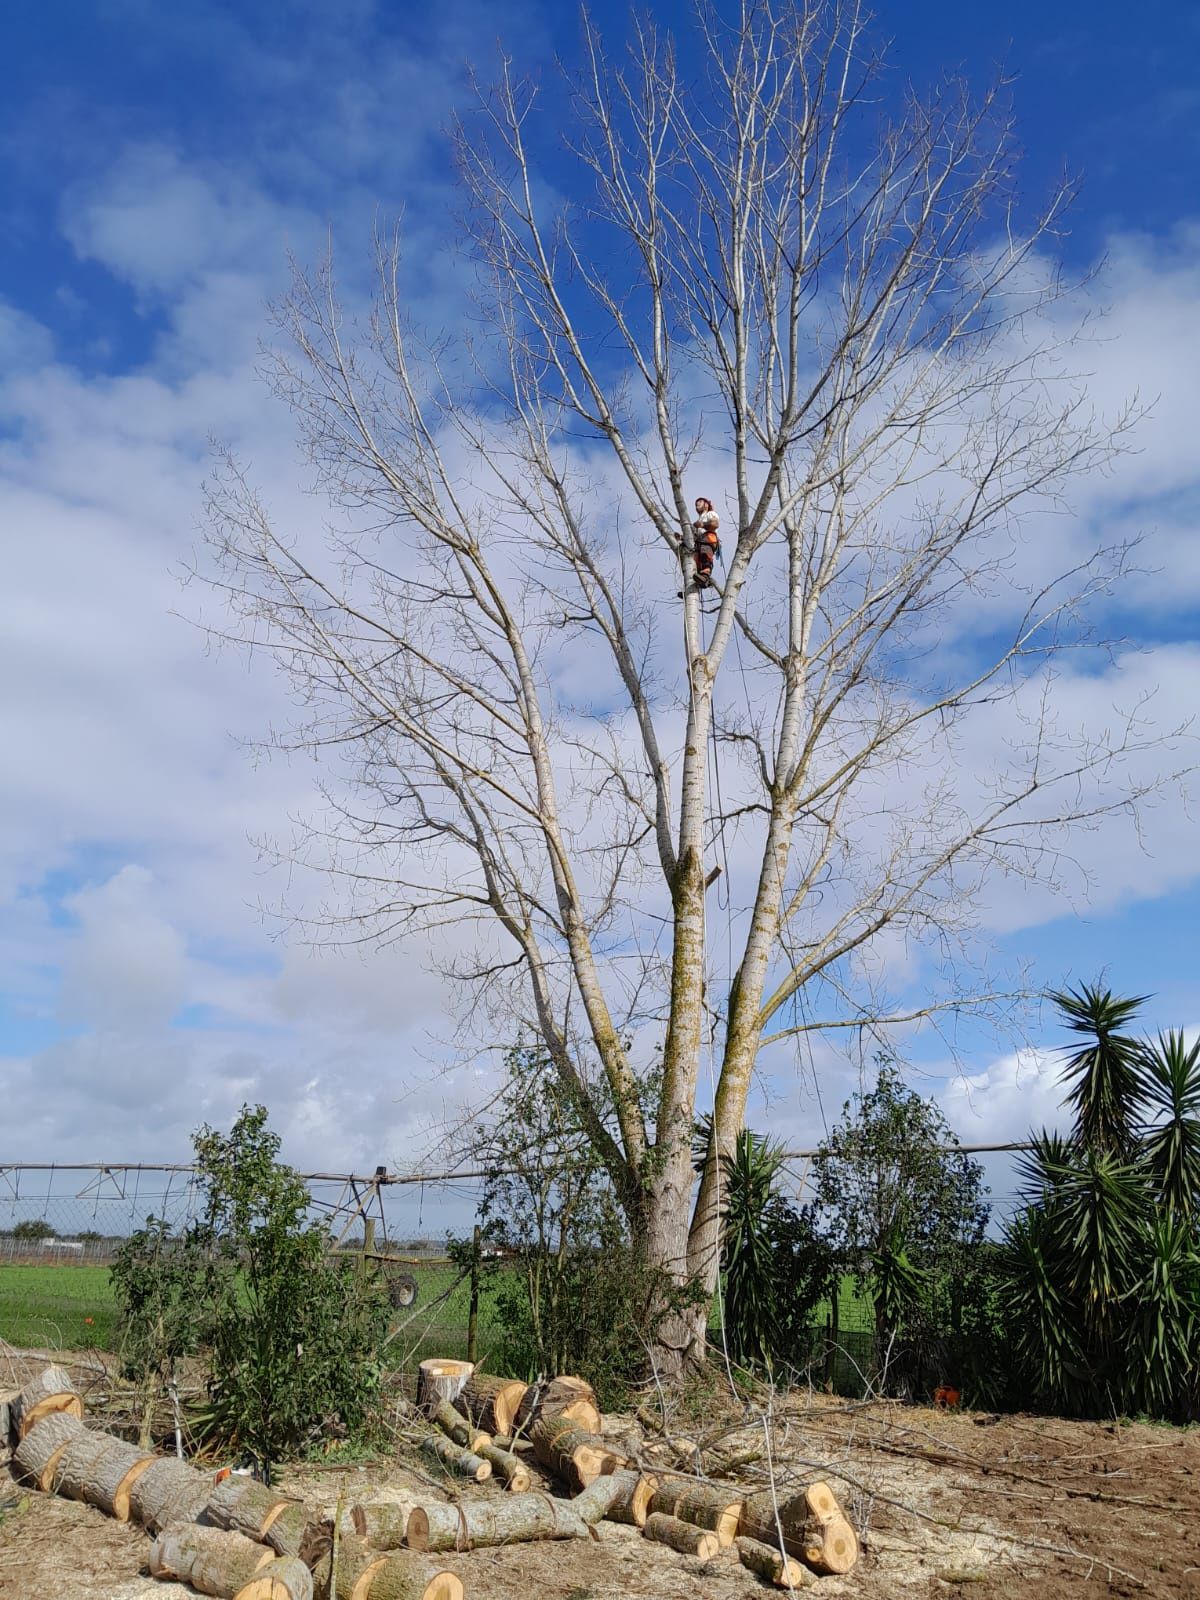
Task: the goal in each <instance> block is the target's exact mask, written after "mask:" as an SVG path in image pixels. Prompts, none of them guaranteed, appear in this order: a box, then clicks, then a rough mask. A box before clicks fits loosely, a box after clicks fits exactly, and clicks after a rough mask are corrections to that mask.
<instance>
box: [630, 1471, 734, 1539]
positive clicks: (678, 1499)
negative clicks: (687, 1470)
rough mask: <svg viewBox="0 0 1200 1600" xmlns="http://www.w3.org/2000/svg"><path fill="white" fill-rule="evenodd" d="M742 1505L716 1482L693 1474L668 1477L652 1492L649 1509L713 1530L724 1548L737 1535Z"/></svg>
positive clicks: (652, 1512) (652, 1511)
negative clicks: (698, 1477) (699, 1479)
mask: <svg viewBox="0 0 1200 1600" xmlns="http://www.w3.org/2000/svg"><path fill="white" fill-rule="evenodd" d="M743 1506H744V1502H743V1501H741V1500H735V1499H734V1498H733V1497H732V1496H731V1495H730V1493H729V1490H728V1489H725V1488H721V1487H720V1486H719V1485H716V1484H707V1483H697V1482H696V1481H695V1479H694V1478H671V1479H670V1480H669V1481H668V1482H666V1483H664V1484H663V1485H662V1486H661V1487H660V1488H659V1489H658V1490H657V1491H656V1492H655V1494H654V1497H653V1499H652V1500H651V1501H650V1512H651V1515H653V1514H654V1513H656V1512H657V1513H660V1514H661V1515H663V1516H667V1517H678V1518H679V1520H680V1522H691V1523H694V1524H695V1526H696V1527H697V1528H707V1529H708V1531H709V1532H710V1533H715V1534H716V1536H717V1538H718V1539H719V1540H720V1541H721V1548H722V1549H723V1550H724V1549H727V1548H728V1547H729V1546H730V1545H731V1544H732V1543H733V1541H734V1538H735V1537H736V1535H737V1531H738V1524H739V1523H740V1522H741V1519H742V1511H743Z"/></svg>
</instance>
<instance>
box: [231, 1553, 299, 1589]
mask: <svg viewBox="0 0 1200 1600" xmlns="http://www.w3.org/2000/svg"><path fill="white" fill-rule="evenodd" d="M312 1596H313V1579H312V1573H311V1572H310V1571H309V1570H308V1568H307V1567H306V1566H305V1565H304V1563H303V1561H301V1560H300V1559H299V1557H297V1556H277V1557H276V1558H275V1560H274V1561H268V1562H267V1564H266V1566H265V1567H260V1568H259V1570H258V1571H257V1572H256V1573H255V1574H254V1576H253V1577H252V1578H251V1579H250V1582H249V1583H248V1584H246V1585H245V1587H244V1588H241V1589H239V1590H238V1592H237V1594H236V1595H235V1596H234V1600H312Z"/></svg>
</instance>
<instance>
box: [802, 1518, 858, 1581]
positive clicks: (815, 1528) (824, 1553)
mask: <svg viewBox="0 0 1200 1600" xmlns="http://www.w3.org/2000/svg"><path fill="white" fill-rule="evenodd" d="M800 1544H801V1555H802V1556H803V1559H804V1560H805V1561H807V1562H808V1564H809V1566H810V1567H812V1568H813V1570H814V1571H815V1572H828V1573H835V1574H838V1575H841V1574H842V1573H846V1572H849V1571H850V1570H851V1569H852V1568H853V1566H854V1564H855V1562H856V1561H857V1560H858V1535H857V1534H856V1533H855V1531H854V1529H853V1528H852V1527H851V1526H850V1522H849V1519H848V1518H846V1517H813V1518H811V1520H810V1521H809V1522H808V1523H807V1525H806V1526H805V1528H804V1531H803V1533H802V1534H801V1536H800Z"/></svg>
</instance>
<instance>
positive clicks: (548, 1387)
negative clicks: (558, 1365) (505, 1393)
mask: <svg viewBox="0 0 1200 1600" xmlns="http://www.w3.org/2000/svg"><path fill="white" fill-rule="evenodd" d="M543 1417H545V1418H551V1417H570V1418H571V1419H572V1420H573V1421H574V1422H576V1423H577V1424H578V1426H579V1427H581V1428H583V1429H585V1430H586V1431H587V1432H588V1433H595V1432H596V1431H597V1429H598V1428H599V1426H600V1407H599V1405H597V1403H596V1391H595V1390H594V1389H593V1388H592V1386H591V1384H590V1383H585V1382H584V1380H583V1379H582V1378H553V1379H551V1381H550V1382H549V1383H531V1384H530V1385H529V1388H528V1389H526V1391H525V1394H524V1396H523V1397H522V1399H521V1403H520V1405H519V1406H518V1407H517V1412H516V1415H515V1416H514V1418H513V1431H514V1432H516V1433H526V1434H532V1432H533V1427H534V1424H535V1423H537V1422H538V1421H540V1420H541V1419H542V1418H543Z"/></svg>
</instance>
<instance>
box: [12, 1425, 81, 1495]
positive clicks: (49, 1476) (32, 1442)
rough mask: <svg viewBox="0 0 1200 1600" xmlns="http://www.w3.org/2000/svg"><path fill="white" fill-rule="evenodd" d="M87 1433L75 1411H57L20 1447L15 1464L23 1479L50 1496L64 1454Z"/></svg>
mask: <svg viewBox="0 0 1200 1600" xmlns="http://www.w3.org/2000/svg"><path fill="white" fill-rule="evenodd" d="M83 1431H84V1427H83V1423H82V1422H80V1420H79V1418H78V1417H77V1416H76V1415H75V1413H74V1412H73V1411H54V1412H51V1413H50V1415H49V1416H45V1417H43V1418H42V1419H41V1421H40V1422H38V1423H36V1424H35V1425H34V1427H32V1428H31V1429H30V1430H29V1432H28V1433H27V1434H26V1435H25V1437H24V1438H23V1439H22V1440H21V1442H20V1444H19V1445H18V1446H17V1448H16V1451H15V1452H14V1455H13V1460H14V1462H15V1463H16V1466H17V1467H18V1468H19V1470H20V1472H21V1475H22V1477H24V1478H26V1479H28V1481H29V1482H30V1483H36V1484H37V1486H38V1488H39V1489H41V1490H42V1492H43V1493H48V1492H49V1489H50V1486H51V1484H52V1483H53V1481H54V1473H55V1470H56V1468H57V1466H58V1462H59V1457H60V1456H61V1455H62V1453H63V1451H64V1450H65V1449H66V1448H67V1446H68V1445H69V1444H70V1443H71V1441H72V1440H73V1439H75V1438H77V1437H78V1436H79V1435H80V1434H81V1433H82V1432H83Z"/></svg>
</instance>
